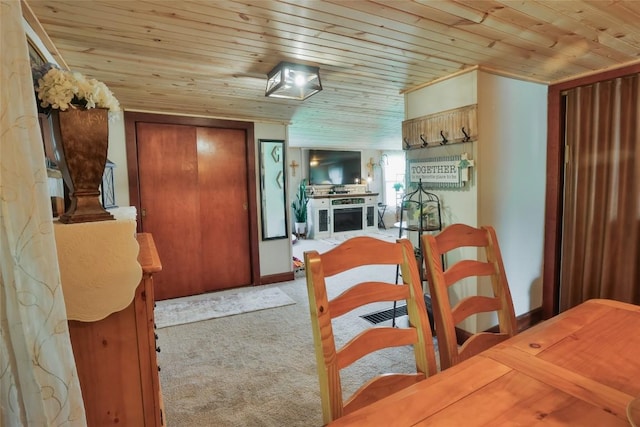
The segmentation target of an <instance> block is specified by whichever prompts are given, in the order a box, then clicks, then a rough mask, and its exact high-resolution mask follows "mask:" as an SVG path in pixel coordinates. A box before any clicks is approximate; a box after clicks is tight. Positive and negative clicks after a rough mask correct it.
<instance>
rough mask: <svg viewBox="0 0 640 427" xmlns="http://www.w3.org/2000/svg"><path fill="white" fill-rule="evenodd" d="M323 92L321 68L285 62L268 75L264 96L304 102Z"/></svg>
mask: <svg viewBox="0 0 640 427" xmlns="http://www.w3.org/2000/svg"><path fill="white" fill-rule="evenodd" d="M321 90H322V83H320V68H318V67H311V66H309V65H302V64H294V63H292V62H284V61H283V62H281V63H279V64H278V65H277V66H276V67H275V68H274V69H273V70H271V71H269V74H267V90H266V91H265V94H264V96H269V97H272V98H286V99H298V100H300V101H302V100H303V99H307V98H308V97H310V96H311V95H313V94H314V93H318V92H320V91H321Z"/></svg>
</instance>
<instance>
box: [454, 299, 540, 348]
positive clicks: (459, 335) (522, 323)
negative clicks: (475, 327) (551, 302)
mask: <svg viewBox="0 0 640 427" xmlns="http://www.w3.org/2000/svg"><path fill="white" fill-rule="evenodd" d="M542 320H543V319H542V307H538V308H534V309H533V310H531V311H529V312H527V313H524V314H521V315H520V316H518V317H516V322H517V323H518V332H522V331H524V330H526V329H529V328H530V327H532V326H533V325H535V324H537V323H540V322H542ZM498 331H499V328H498V325H495V326H493V327H491V328H489V329H487V330H486V332H498ZM471 335H473V334H472V333H470V332H467V331H465V330H464V329H460V328H458V327H457V326H456V339H457V340H458V345H462V343H463V342H465V341H466V340H467V339H469V337H470V336H471Z"/></svg>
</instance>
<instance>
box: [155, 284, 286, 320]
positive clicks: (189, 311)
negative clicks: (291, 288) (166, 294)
mask: <svg viewBox="0 0 640 427" xmlns="http://www.w3.org/2000/svg"><path fill="white" fill-rule="evenodd" d="M290 304H295V301H294V300H292V299H291V298H290V297H289V296H288V295H287V294H285V293H284V292H282V290H280V289H279V288H277V287H260V288H258V289H255V288H254V289H243V290H233V291H221V292H212V293H207V294H202V295H194V296H190V297H183V298H175V299H170V300H164V301H158V302H157V303H156V308H155V322H156V327H158V328H166V327H168V326H176V325H182V324H185V323H193V322H199V321H202V320H208V319H215V318H219V317H226V316H232V315H235V314H241V313H248V312H251V311H257V310H266V309H269V308H275V307H282V306H285V305H290Z"/></svg>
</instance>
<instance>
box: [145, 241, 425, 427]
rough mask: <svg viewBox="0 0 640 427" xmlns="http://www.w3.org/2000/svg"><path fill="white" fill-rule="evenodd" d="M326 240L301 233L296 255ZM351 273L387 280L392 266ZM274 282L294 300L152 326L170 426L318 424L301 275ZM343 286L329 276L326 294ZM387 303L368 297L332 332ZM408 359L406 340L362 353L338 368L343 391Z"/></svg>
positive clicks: (348, 328)
mask: <svg viewBox="0 0 640 427" xmlns="http://www.w3.org/2000/svg"><path fill="white" fill-rule="evenodd" d="M331 247H332V245H331V244H329V243H326V242H321V241H311V240H307V241H305V240H302V241H300V242H299V243H296V244H295V245H294V256H296V257H299V258H301V259H302V252H303V251H304V250H309V249H317V250H318V251H319V252H324V251H325V250H327V249H329V248H331ZM354 274H357V275H358V277H359V278H360V279H365V278H367V277H371V278H382V277H389V280H393V279H394V277H395V267H382V266H381V267H376V268H371V269H367V270H366V271H359V272H356V273H354ZM268 287H273V286H266V288H268ZM275 287H277V288H279V289H280V290H281V291H282V292H284V293H285V294H287V295H288V296H289V297H290V298H291V299H292V300H294V301H295V304H292V305H287V306H282V307H278V308H274V309H269V310H260V311H254V312H249V313H244V314H240V315H236V316H227V317H222V318H218V319H212V320H206V321H201V322H196V323H190V324H185V325H180V326H173V327H167V328H163V329H160V330H158V332H157V333H158V336H159V338H158V345H159V346H160V347H161V348H162V351H161V352H160V353H158V358H159V363H160V367H161V369H162V370H161V372H160V382H161V388H162V390H163V396H164V403H165V415H166V420H167V425H168V426H169V427H197V426H202V427H204V426H206V427H210V426H216V427H225V426H274V427H276V426H277V427H280V426H287V427H291V426H320V425H322V415H321V409H320V393H319V387H318V379H317V373H316V362H315V354H314V346H313V336H312V333H311V324H310V320H309V305H308V302H307V291H306V284H305V280H304V278H300V279H296V280H294V281H291V282H285V283H278V284H277V285H276V286H275ZM341 290H342V287H341V285H340V283H339V282H338V281H332V282H330V283H329V292H330V296H334V295H336V294H338V293H339V292H341ZM387 308H389V307H388V306H387V305H386V304H384V305H381V304H377V305H372V306H368V307H365V308H363V309H361V311H360V312H358V313H355V314H350V315H346V316H343V317H341V318H339V319H336V321H335V323H334V329H335V331H336V334H337V339H338V340H339V341H340V342H345V341H346V340H348V339H349V338H351V337H352V336H353V335H355V334H356V333H358V332H359V331H360V330H362V329H363V328H365V327H369V326H370V324H369V322H367V321H366V320H364V319H362V318H361V317H360V315H362V314H368V313H370V312H372V311H376V310H380V309H387ZM412 361H413V355H412V350H411V348H410V347H402V348H398V349H394V350H390V351H385V352H379V354H375V355H370V356H367V357H366V358H364V359H362V360H361V361H360V362H358V363H356V364H355V365H352V366H351V367H349V368H348V369H347V370H346V372H344V375H343V385H344V390H345V393H347V392H353V391H354V390H355V389H356V388H357V387H359V386H360V383H361V379H362V378H365V377H367V378H368V376H369V375H370V374H371V372H379V373H382V372H411V371H413V370H414V369H415V368H414V364H413V363H412ZM365 372H366V373H365Z"/></svg>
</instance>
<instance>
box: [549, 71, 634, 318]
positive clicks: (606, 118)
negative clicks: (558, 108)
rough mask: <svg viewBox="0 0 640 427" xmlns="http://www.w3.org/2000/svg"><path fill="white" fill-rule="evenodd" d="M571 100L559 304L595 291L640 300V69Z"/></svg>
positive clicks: (571, 95) (571, 303) (563, 305)
mask: <svg viewBox="0 0 640 427" xmlns="http://www.w3.org/2000/svg"><path fill="white" fill-rule="evenodd" d="M566 101H567V104H566V111H567V113H566V143H567V145H568V151H567V163H566V167H565V192H564V207H563V235H562V255H561V256H562V260H561V273H560V276H561V277H560V310H561V311H564V310H566V309H568V308H570V307H573V306H575V305H577V304H579V303H581V302H582V301H585V300H587V299H590V298H609V299H615V300H619V301H625V302H631V303H634V304H640V249H639V246H640V243H639V241H640V172H639V170H640V87H639V74H633V75H630V76H626V77H622V78H618V79H614V80H609V81H605V82H600V83H596V84H593V85H590V86H584V87H579V88H575V89H572V90H570V91H569V92H568V93H567V97H566Z"/></svg>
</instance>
